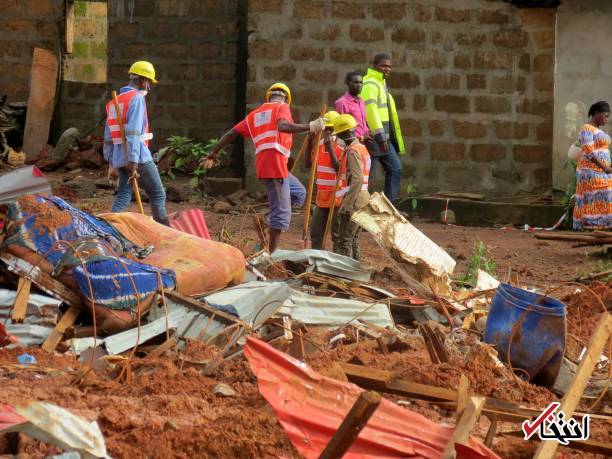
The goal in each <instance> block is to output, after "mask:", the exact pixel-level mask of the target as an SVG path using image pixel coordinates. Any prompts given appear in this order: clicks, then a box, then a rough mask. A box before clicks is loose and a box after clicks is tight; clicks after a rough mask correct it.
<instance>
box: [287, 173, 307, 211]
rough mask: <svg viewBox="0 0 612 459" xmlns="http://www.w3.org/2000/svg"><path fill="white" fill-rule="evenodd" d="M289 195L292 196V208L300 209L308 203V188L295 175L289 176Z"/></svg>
mask: <svg viewBox="0 0 612 459" xmlns="http://www.w3.org/2000/svg"><path fill="white" fill-rule="evenodd" d="M289 194H290V195H291V207H298V208H299V207H302V206H303V205H304V202H306V188H304V185H302V182H300V180H299V179H298V178H297V177H296V176H295V175H293V174H289Z"/></svg>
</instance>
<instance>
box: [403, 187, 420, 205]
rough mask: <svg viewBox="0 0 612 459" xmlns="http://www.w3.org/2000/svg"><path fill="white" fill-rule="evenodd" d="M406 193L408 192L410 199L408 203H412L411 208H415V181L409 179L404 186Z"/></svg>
mask: <svg viewBox="0 0 612 459" xmlns="http://www.w3.org/2000/svg"><path fill="white" fill-rule="evenodd" d="M406 194H408V199H410V204H411V205H412V210H416V208H417V206H418V204H419V202H418V201H417V197H416V194H417V186H416V183H414V182H413V181H410V183H408V186H407V187H406Z"/></svg>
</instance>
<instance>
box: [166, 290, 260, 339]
mask: <svg viewBox="0 0 612 459" xmlns="http://www.w3.org/2000/svg"><path fill="white" fill-rule="evenodd" d="M164 295H165V296H166V298H167V299H169V300H171V301H173V302H175V303H177V304H179V305H180V306H184V307H186V308H188V309H193V310H194V311H197V312H199V313H201V314H204V315H205V316H211V315H214V316H215V320H218V321H219V322H224V323H226V324H227V325H233V324H240V325H242V326H243V327H244V328H245V329H246V330H250V329H251V327H250V326H249V324H247V323H246V322H243V321H242V320H240V319H238V318H237V317H235V316H232V315H231V314H228V313H227V312H223V311H220V310H219V309H215V308H213V307H211V306H209V305H207V304H206V303H202V302H200V301H196V300H194V299H193V298H189V297H188V296H184V295H181V294H180V293H178V292H174V291H169V290H164Z"/></svg>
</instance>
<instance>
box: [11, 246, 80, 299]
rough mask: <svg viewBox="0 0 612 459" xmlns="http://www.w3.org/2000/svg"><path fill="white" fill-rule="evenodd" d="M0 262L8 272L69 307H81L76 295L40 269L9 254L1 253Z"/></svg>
mask: <svg viewBox="0 0 612 459" xmlns="http://www.w3.org/2000/svg"><path fill="white" fill-rule="evenodd" d="M0 260H2V261H3V262H4V263H6V267H7V268H8V269H9V271H11V272H13V273H15V274H17V275H18V276H20V277H25V278H26V279H29V280H31V281H32V282H33V283H34V285H36V286H37V287H38V288H40V289H41V290H42V291H43V292H45V293H47V294H49V295H51V296H53V297H55V298H59V299H60V300H62V301H64V302H65V303H68V304H69V305H70V306H81V298H79V296H78V295H77V294H76V293H74V292H73V291H72V290H69V289H68V287H66V286H65V285H64V284H62V283H61V282H59V281H57V280H55V279H54V278H52V277H51V276H50V275H49V274H47V273H45V272H43V271H41V270H40V268H38V267H35V266H32V265H31V264H30V263H28V262H27V261H25V260H22V259H21V258H18V257H16V256H14V255H11V254H10V253H3V254H2V256H0Z"/></svg>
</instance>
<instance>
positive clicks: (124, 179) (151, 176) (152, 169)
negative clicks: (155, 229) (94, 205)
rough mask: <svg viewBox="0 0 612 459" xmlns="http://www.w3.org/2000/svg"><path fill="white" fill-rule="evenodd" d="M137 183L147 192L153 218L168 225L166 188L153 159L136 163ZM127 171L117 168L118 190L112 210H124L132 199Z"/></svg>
mask: <svg viewBox="0 0 612 459" xmlns="http://www.w3.org/2000/svg"><path fill="white" fill-rule="evenodd" d="M138 174H139V175H140V177H139V178H138V185H139V187H140V188H142V189H144V190H145V191H146V192H147V196H148V197H149V202H150V204H151V214H152V215H153V219H154V220H155V221H156V222H158V223H162V224H164V225H168V226H169V222H168V214H167V213H166V190H165V189H164V185H163V184H162V181H161V178H160V177H159V172H158V170H157V166H156V165H155V163H154V162H153V161H149V162H146V163H142V164H139V165H138ZM128 178H129V173H128V171H127V169H125V168H121V169H119V191H118V192H117V196H115V201H114V202H113V208H112V212H124V211H125V210H126V209H127V208H128V206H129V205H130V202H131V201H132V190H133V188H132V184H131V183H128Z"/></svg>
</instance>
